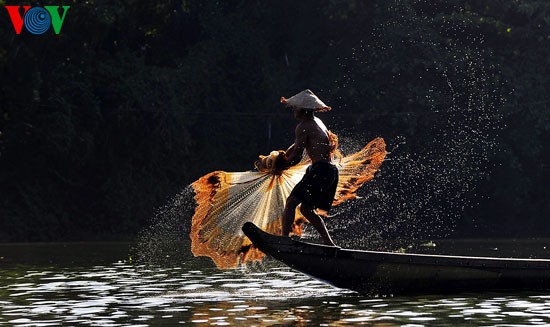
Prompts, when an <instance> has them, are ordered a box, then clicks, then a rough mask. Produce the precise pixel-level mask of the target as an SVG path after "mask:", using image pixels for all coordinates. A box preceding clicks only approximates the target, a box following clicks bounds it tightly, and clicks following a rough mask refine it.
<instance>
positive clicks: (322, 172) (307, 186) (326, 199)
mask: <svg viewBox="0 0 550 327" xmlns="http://www.w3.org/2000/svg"><path fill="white" fill-rule="evenodd" d="M337 186H338V168H336V166H334V165H333V164H331V163H328V162H322V161H319V162H316V163H314V164H312V165H311V166H309V167H308V168H307V170H306V174H305V175H304V177H303V178H302V180H301V181H300V182H298V184H296V186H295V187H294V189H293V190H292V192H291V193H290V195H293V196H295V197H296V198H298V199H299V200H300V202H301V203H306V204H308V205H310V206H311V207H313V208H318V209H321V210H325V211H327V212H328V211H329V210H330V208H331V207H332V201H333V200H334V195H335V194H336V187H337Z"/></svg>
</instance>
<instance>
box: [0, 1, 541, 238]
mask: <svg viewBox="0 0 550 327" xmlns="http://www.w3.org/2000/svg"><path fill="white" fill-rule="evenodd" d="M1 3H3V2H0V4H1ZM70 5H71V9H70V11H69V12H68V14H67V17H66V19H65V22H64V25H63V29H62V31H61V33H60V34H59V35H54V33H53V32H52V33H49V32H48V33H46V34H44V35H39V36H35V35H30V34H29V33H25V31H24V32H23V33H22V34H21V35H15V33H14V31H13V28H12V26H11V24H10V23H9V20H8V19H7V14H6V12H5V11H4V9H3V8H1V11H2V12H0V15H3V16H5V17H6V19H3V20H0V21H1V22H2V24H0V71H1V75H0V76H1V79H2V83H1V84H0V242H4V241H50V240H90V239H129V238H133V237H134V236H135V235H136V233H137V232H138V231H139V230H140V229H141V228H143V226H145V225H146V224H147V222H148V220H149V219H150V217H151V216H152V215H153V214H154V211H155V208H157V207H159V206H161V205H163V204H164V203H166V201H167V200H168V199H169V198H170V197H172V196H173V195H174V194H176V193H177V192H179V191H180V190H181V189H182V188H184V187H185V186H186V185H188V184H189V183H191V182H192V181H194V180H195V179H197V178H198V177H199V176H201V175H203V174H205V173H207V172H210V171H212V170H216V169H224V170H246V169H251V168H252V162H253V161H254V160H255V158H256V156H257V155H258V154H261V153H267V152H268V151H270V150H273V149H278V148H284V147H286V146H288V145H289V144H290V143H291V142H292V132H293V127H294V121H293V120H292V117H291V116H290V114H288V113H287V112H284V111H283V110H282V109H280V105H279V103H278V99H279V98H280V97H281V96H287V97H288V96H291V95H293V94H295V93H297V92H298V91H300V90H302V89H304V88H311V89H312V90H313V91H314V92H315V93H317V94H318V95H319V96H320V97H321V98H322V99H323V101H325V103H327V104H329V105H331V106H333V107H334V108H335V110H333V112H331V113H329V114H326V116H323V117H327V118H326V119H327V120H328V123H329V125H330V126H331V127H333V128H334V129H335V131H336V132H341V133H342V135H344V136H348V137H349V136H351V135H358V136H361V139H362V140H366V139H368V138H371V137H373V136H377V135H380V136H383V137H384V138H385V139H386V140H387V142H388V144H389V145H390V147H394V146H395V145H392V144H395V143H398V142H397V141H396V140H397V139H399V138H406V140H407V143H406V146H402V147H401V148H400V150H399V151H410V152H411V153H412V152H414V153H415V154H416V155H419V156H422V157H423V158H424V159H425V160H427V162H430V159H434V160H437V158H439V159H440V157H438V156H436V155H435V154H433V151H428V149H433V148H437V147H441V146H443V147H445V146H447V145H446V144H447V143H446V142H445V140H441V139H440V140H438V141H436V140H434V139H433V128H434V127H435V128H439V130H444V129H445V128H446V127H445V126H446V124H449V117H453V119H454V120H453V122H455V123H456V124H459V125H462V126H466V127H465V128H466V129H470V130H482V131H483V132H482V134H483V136H476V138H475V139H473V140H465V142H467V141H473V142H472V143H468V144H461V145H460V149H466V148H470V146H471V148H473V149H475V148H476V147H487V148H490V150H486V149H482V150H483V151H481V150H480V151H481V153H483V156H485V157H484V158H477V157H476V155H477V154H479V153H480V151H473V152H471V153H470V152H469V151H464V152H463V153H464V156H463V157H464V158H465V159H464V160H468V161H470V162H471V161H476V160H478V159H479V160H480V161H481V165H482V166H483V171H482V172H481V173H479V174H480V176H477V178H476V179H475V180H474V181H473V182H474V185H472V186H471V189H475V190H476V191H475V194H473V193H468V192H466V193H464V194H462V195H461V196H463V197H471V198H472V201H470V202H476V201H479V202H480V204H479V205H473V208H469V209H468V208H466V209H465V210H464V211H463V212H462V213H461V219H460V220H459V221H455V222H452V223H450V222H449V223H448V224H449V225H452V226H453V228H454V230H455V233H457V234H456V235H468V236H472V235H480V236H481V235H490V236H525V235H543V236H550V220H549V219H548V212H550V201H548V198H549V194H548V185H550V183H549V182H550V180H549V177H548V170H549V169H550V168H548V165H549V163H550V158H549V153H550V148H549V145H550V142H549V135H550V134H549V130H550V121H549V117H550V112H549V106H550V93H549V92H548V91H549V90H550V59H549V58H550V3H548V2H547V1H545V0H524V1H500V0H482V1H473V0H467V1H456V0H451V1H449V0H436V1H420V0H392V1H343V0H321V1H286V0H285V1H220V2H218V1H199V0H197V1H181V0H180V1H164V2H158V3H155V2H152V1H138V0H134V1H126V2H124V4H122V3H117V4H113V3H112V2H111V1H104V0H91V1H85V2H80V1H79V2H76V1H75V2H74V3H71V4H70ZM478 108H482V109H483V110H477V109H478ZM455 118H456V119H455ZM453 126H454V125H453ZM449 133H450V134H453V133H455V135H447V137H449V138H451V137H453V138H455V139H456V138H460V137H461V132H460V130H458V129H457V128H455V127H453V128H450V129H449ZM474 134H475V133H474ZM468 135H473V134H468ZM446 149H447V150H448V151H449V153H451V152H453V153H456V150H457V149H459V146H458V145H456V144H455V145H453V146H449V147H448V148H446ZM393 153H394V155H395V156H398V155H399V152H398V151H393ZM396 162H398V161H396ZM450 165H451V168H453V169H456V170H459V169H461V168H460V167H462V166H463V165H465V163H464V162H461V161H460V160H459V159H456V160H454V162H453V163H450ZM439 168H442V167H441V165H440V166H439ZM443 168H444V167H443ZM398 169H399V167H398V166H390V167H389V168H388V170H387V173H385V174H384V178H386V179H388V181H386V182H385V185H392V183H391V181H389V180H391V179H392V174H391V172H395V171H397V170H398ZM423 178H424V180H428V179H429V178H430V175H426V176H424V177H423ZM393 182H394V183H393V184H398V183H399V181H398V180H394V181H393ZM390 191H391V189H390ZM413 191H414V190H413V189H410V192H413ZM447 191H448V192H451V191H452V189H447ZM430 192H432V191H430ZM390 193H391V192H390ZM390 195H391V194H390ZM386 196H388V194H386ZM401 196H403V194H401ZM404 198H405V199H406V198H407V197H406V196H404ZM474 198H475V199H474ZM439 201H441V202H442V203H444V202H445V201H444V200H443V199H439ZM454 209H455V208H454V207H452V208H451V209H450V210H454ZM422 210H423V209H419V210H417V211H416V212H417V213H419V214H420V212H421V211H422ZM424 211H426V210H424ZM388 215H390V213H388ZM425 215H426V217H428V216H429V210H428V211H426V212H425ZM382 218H384V217H381V218H380V224H382V225H383V224H384V221H383V219H382ZM386 218H387V217H386ZM411 219H412V218H411ZM442 223H443V224H446V222H442ZM455 227H456V228H455ZM398 231H399V229H396V232H398Z"/></svg>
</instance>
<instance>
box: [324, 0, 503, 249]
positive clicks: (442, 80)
mask: <svg viewBox="0 0 550 327" xmlns="http://www.w3.org/2000/svg"><path fill="white" fill-rule="evenodd" d="M429 8H430V6H428V3H427V2H426V1H412V2H411V1H399V0H396V1H390V2H387V3H385V4H382V5H380V7H378V9H377V10H381V11H387V12H389V13H391V15H393V16H394V18H395V19H389V20H384V21H376V18H375V22H374V27H373V31H372V33H371V34H370V35H369V36H368V37H367V38H365V39H363V40H360V41H359V42H358V44H357V46H356V47H354V48H352V49H351V51H350V52H351V53H350V56H349V57H347V58H342V59H341V60H340V62H339V65H340V68H341V70H342V71H343V72H345V73H344V74H343V76H342V77H341V79H340V80H338V81H337V87H336V92H337V94H340V96H339V97H340V101H342V102H345V103H346V104H347V105H346V106H345V107H346V108H348V109H349V108H354V107H355V108H360V109H359V110H365V111H364V112H358V113H356V117H354V118H355V119H357V120H364V121H366V122H367V123H361V124H355V127H354V128H348V129H347V130H346V132H348V133H351V134H356V135H359V134H361V133H364V134H367V135H369V133H371V134H372V133H373V132H375V133H376V132H377V131H378V130H380V131H388V130H390V131H391V130H397V132H394V133H393V134H392V135H382V136H383V137H385V138H386V139H387V140H389V142H388V143H389V151H390V152H391V153H390V154H389V156H388V157H389V160H388V161H387V162H386V163H385V164H384V167H383V169H382V170H381V172H380V174H379V176H378V177H377V178H375V179H374V180H373V182H372V183H370V184H368V185H365V186H364V187H363V189H362V190H361V192H360V194H359V195H363V198H362V199H360V200H358V201H355V202H354V203H351V204H349V205H347V206H344V207H342V208H339V210H338V212H336V214H337V215H339V216H342V219H335V220H334V221H331V222H328V223H329V228H332V229H334V230H335V233H336V234H337V235H339V236H337V238H338V239H340V240H345V241H347V242H348V244H349V245H351V246H354V247H357V246H363V247H367V248H373V245H374V246H378V245H377V243H381V242H382V241H383V240H384V239H385V238H404V239H418V238H430V237H444V236H446V235H449V234H451V233H452V232H453V230H454V228H455V226H456V225H457V222H459V221H460V219H463V218H464V212H465V211H466V210H469V209H471V208H475V207H476V206H477V205H478V202H479V201H481V200H482V199H481V196H480V195H479V194H477V190H476V185H477V184H478V183H479V181H481V180H482V179H483V178H485V176H486V174H487V171H488V169H489V168H490V167H491V165H492V163H491V161H490V158H491V155H492V154H493V153H494V152H495V151H497V150H498V146H499V145H498V142H497V137H498V131H499V130H500V129H501V128H502V127H501V116H500V114H499V113H498V112H497V110H496V108H497V106H498V105H500V104H502V103H503V102H504V98H503V95H502V94H501V92H500V90H499V89H500V88H501V86H502V82H501V81H500V79H499V76H498V75H499V72H498V68H497V67H494V66H490V65H486V64H485V60H484V58H486V57H487V56H490V54H488V53H486V52H485V50H484V47H483V45H484V39H483V37H482V36H481V35H480V34H479V33H478V32H476V31H475V30H469V29H468V28H467V26H468V24H469V23H471V21H470V19H471V18H470V17H469V16H468V13H467V12H466V11H465V10H464V9H463V8H461V7H459V6H456V5H450V7H449V8H447V12H443V13H442V14H438V15H433V14H431V13H430V12H428V11H429V10H430V9H429ZM381 17H385V18H387V17H388V15H387V14H385V15H381ZM371 80H372V81H375V82H374V83H372V85H364V84H362V83H360V82H359V81H371ZM366 100H370V101H366ZM365 102H367V103H369V107H368V108H364V104H365ZM350 110H353V109H350ZM355 110H357V109H355ZM350 114H351V113H348V115H350ZM364 126H372V127H374V128H373V129H372V131H369V130H366V129H365V127H364ZM379 126H382V127H379ZM377 128H378V129H377ZM390 133H391V132H390ZM348 244H344V245H348Z"/></svg>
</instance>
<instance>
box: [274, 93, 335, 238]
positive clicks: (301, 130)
mask: <svg viewBox="0 0 550 327" xmlns="http://www.w3.org/2000/svg"><path fill="white" fill-rule="evenodd" d="M281 103H283V104H284V105H285V107H286V108H290V109H291V110H292V112H293V114H294V117H295V118H296V119H298V120H299V121H300V123H298V126H296V130H295V134H296V140H295V141H294V144H292V145H291V146H290V147H289V148H288V150H286V152H285V153H284V161H283V162H284V163H283V164H284V165H285V166H286V167H289V166H293V165H296V164H297V163H299V162H300V160H301V159H302V154H303V152H304V150H305V151H306V153H307V155H308V156H309V158H310V159H311V162H312V163H311V166H309V167H308V169H307V171H306V173H305V175H304V177H303V178H302V180H301V181H300V182H299V183H298V184H296V186H295V187H294V189H293V190H292V192H291V193H290V195H289V197H288V199H287V201H286V205H285V209H284V212H283V232H282V235H283V236H288V235H289V233H290V231H291V229H292V224H293V223H294V215H295V212H296V207H297V206H298V205H300V204H301V206H300V212H301V213H302V214H303V215H304V217H305V218H306V219H307V220H308V221H309V222H310V223H311V225H313V227H315V229H316V230H317V231H318V232H319V233H320V234H321V236H322V237H323V240H324V243H325V244H327V245H330V246H336V245H335V244H334V242H333V241H332V238H331V237H330V235H329V233H328V230H327V227H326V226H325V223H324V221H323V219H322V218H321V217H320V216H319V214H318V213H317V212H316V210H322V211H323V212H325V213H328V211H329V210H330V208H331V207H332V201H333V200H334V195H335V193H336V187H337V185H338V168H336V166H334V165H333V164H332V163H331V159H332V155H333V154H334V152H335V151H336V147H337V144H338V141H337V137H336V135H335V134H333V133H331V132H330V131H329V130H328V129H327V127H326V126H325V124H323V122H322V121H321V120H320V119H319V118H317V117H316V116H315V113H316V112H326V111H329V110H331V109H332V108H331V107H329V106H326V105H325V104H324V103H323V101H321V100H320V99H319V98H318V97H317V96H316V95H315V94H313V92H311V91H310V90H309V89H308V90H304V91H302V92H300V93H298V94H296V95H295V96H293V97H291V98H289V99H285V98H284V97H282V98H281Z"/></svg>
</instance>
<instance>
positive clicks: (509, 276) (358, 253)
mask: <svg viewBox="0 0 550 327" xmlns="http://www.w3.org/2000/svg"><path fill="white" fill-rule="evenodd" d="M242 229H243V232H244V233H245V235H246V236H247V237H248V238H249V239H250V240H251V241H252V243H253V244H254V246H256V247H257V248H259V249H260V250H261V251H262V252H264V253H265V254H267V255H269V256H272V257H273V258H275V259H277V260H279V261H281V262H283V263H284V264H286V265H288V266H290V267H291V268H294V269H296V270H298V271H301V272H303V273H305V274H307V275H310V276H312V277H314V278H316V279H319V280H322V281H324V282H327V283H329V284H332V285H334V286H337V287H340V288H347V289H350V290H354V291H357V292H361V293H366V294H441V293H454V292H480V291H512V290H514V291H522V290H540V291H544V290H550V260H547V259H516V258H492V257H469V256H468V257H466V256H449V255H431V254H405V253H393V252H377V251H363V250H350V249H340V248H337V247H331V246H325V245H318V244H311V243H305V242H300V241H296V240H293V239H291V238H289V237H281V236H275V235H272V234H269V233H266V232H264V231H262V230H261V229H259V228H258V227H257V226H256V225H254V224H252V223H246V224H244V225H243V228H242Z"/></svg>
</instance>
